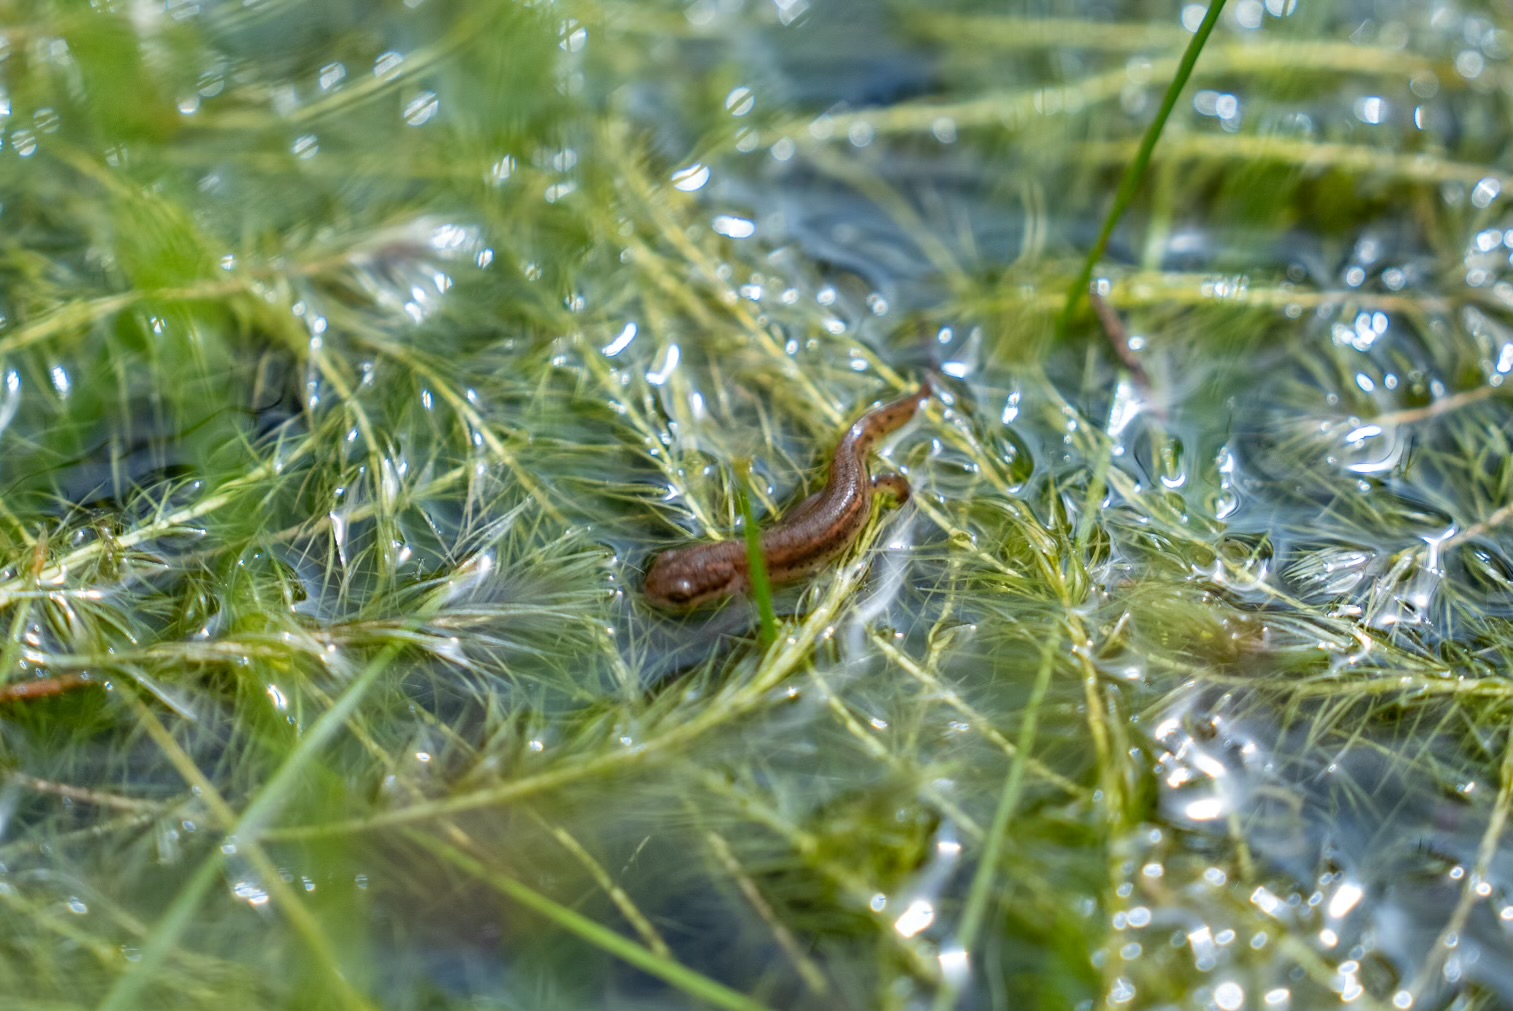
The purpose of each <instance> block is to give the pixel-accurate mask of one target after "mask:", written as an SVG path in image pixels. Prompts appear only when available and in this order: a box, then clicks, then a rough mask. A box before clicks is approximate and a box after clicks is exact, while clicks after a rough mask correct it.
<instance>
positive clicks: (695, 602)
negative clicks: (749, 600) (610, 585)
mask: <svg viewBox="0 0 1513 1011" xmlns="http://www.w3.org/2000/svg"><path fill="white" fill-rule="evenodd" d="M749 586H750V581H749V579H748V578H747V575H746V545H745V543H743V542H741V541H720V542H718V543H715V544H697V545H694V546H693V547H689V548H675V549H673V550H671V551H664V552H662V553H661V554H660V555H658V556H657V557H656V558H655V559H654V560H653V561H652V563H651V568H650V569H649V570H648V571H647V573H646V585H645V587H644V591H645V593H646V599H647V600H648V601H649V602H651V604H652V605H653V606H655V607H659V608H661V609H662V610H664V611H692V610H693V609H694V608H697V607H702V606H703V605H704V604H708V603H710V602H712V601H715V600H720V599H722V598H724V597H730V596H734V595H735V594H737V593H743V592H745V591H746V589H747V588H748V587H749Z"/></svg>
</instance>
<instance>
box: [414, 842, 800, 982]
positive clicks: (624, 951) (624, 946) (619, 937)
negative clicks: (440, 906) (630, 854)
mask: <svg viewBox="0 0 1513 1011" xmlns="http://www.w3.org/2000/svg"><path fill="white" fill-rule="evenodd" d="M454 831H455V830H454ZM404 834H405V836H406V837H407V838H408V839H409V840H410V841H411V842H413V843H415V844H416V845H417V846H420V847H422V848H423V849H426V850H428V851H430V852H431V853H432V854H433V855H435V856H436V857H437V858H439V859H441V860H445V861H446V862H448V863H450V864H452V865H453V866H454V867H456V868H458V869H459V870H462V871H465V872H466V873H467V874H468V875H469V876H470V877H472V878H473V879H475V880H477V881H481V882H484V883H486V884H488V885H489V886H490V887H492V888H493V889H495V890H496V891H498V892H500V893H501V894H503V895H506V896H508V897H509V898H510V899H511V900H512V901H514V902H518V903H519V904H520V905H522V906H524V907H526V908H527V909H530V910H532V911H533V912H536V913H538V914H540V915H541V916H543V917H545V918H546V919H548V920H551V921H552V922H553V923H555V924H557V925H558V926H559V927H561V928H562V929H564V930H567V931H569V932H570V933H572V934H576V935H577V936H578V937H580V938H582V939H583V940H584V941H585V942H587V943H589V944H592V945H593V946H594V947H596V948H599V949H600V950H602V951H605V952H608V953H609V954H611V955H613V956H615V957H616V958H618V959H620V960H621V961H624V962H627V963H629V964H630V965H633V966H635V967H636V968H637V969H640V970H641V971H642V972H645V973H647V974H649V975H652V976H655V977H657V978H658V979H660V980H662V981H664V982H666V983H670V984H671V985H673V986H675V987H677V988H678V989H679V990H682V991H683V992H684V993H686V994H688V995H689V996H691V997H694V998H696V999H698V1000H701V1001H703V1002H704V1003H706V1004H708V1005H709V1006H711V1007H717V1008H726V1009H728V1011H770V1009H769V1008H768V1007H767V1005H765V1004H763V1003H761V1002H760V1001H756V1000H752V999H751V998H750V997H747V996H746V995H745V994H742V993H739V992H737V991H735V990H732V989H730V988H729V987H727V986H724V985H723V984H720V983H717V982H715V981H714V980H712V979H710V978H709V977H708V976H705V975H702V974H700V973H697V972H695V971H694V970H692V969H690V968H688V967H687V966H685V965H683V964H682V963H680V962H677V961H674V960H673V959H672V958H669V957H667V956H665V955H661V954H659V953H657V952H655V951H652V950H650V949H648V948H646V947H643V946H642V945H640V944H637V943H636V942H635V941H632V940H631V939H630V938H628V937H626V936H625V935H623V934H620V933H617V932H616V931H613V930H611V929H609V928H608V927H606V926H604V925H603V924H602V923H599V922H597V921H595V920H591V919H589V918H588V917H587V916H584V915H583V914H582V913H579V912H576V911H574V910H572V909H569V908H568V907H566V906H564V905H561V904H560V903H557V902H554V901H553V900H551V899H550V898H548V897H546V896H545V895H542V894H541V893H540V892H538V891H536V890H535V889H534V888H531V887H530V886H529V885H526V884H525V883H524V882H522V881H517V880H516V879H514V878H512V877H510V876H509V875H507V874H502V873H500V872H498V871H496V870H494V869H492V868H490V867H488V866H487V865H485V864H484V863H483V862H482V861H480V860H479V859H477V858H476V857H474V856H473V855H471V854H469V853H466V852H464V851H463V850H462V849H461V848H459V847H458V846H457V845H456V844H454V843H449V842H443V841H442V840H440V839H436V838H433V837H432V836H431V835H429V834H427V833H425V832H422V831H420V830H419V829H406V830H405V833H404Z"/></svg>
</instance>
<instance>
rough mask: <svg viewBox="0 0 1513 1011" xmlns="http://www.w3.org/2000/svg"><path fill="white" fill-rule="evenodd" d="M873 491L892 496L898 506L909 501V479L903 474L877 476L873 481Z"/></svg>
mask: <svg viewBox="0 0 1513 1011" xmlns="http://www.w3.org/2000/svg"><path fill="white" fill-rule="evenodd" d="M872 490H873V491H874V492H882V493H883V494H884V495H889V496H891V497H892V498H893V504H894V505H896V506H901V505H903V504H904V503H905V502H907V501H909V479H908V478H906V477H904V476H903V475H902V474H879V475H877V476H876V477H874V478H873V479H872Z"/></svg>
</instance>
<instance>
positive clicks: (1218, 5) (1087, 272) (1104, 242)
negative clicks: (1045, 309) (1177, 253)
mask: <svg viewBox="0 0 1513 1011" xmlns="http://www.w3.org/2000/svg"><path fill="white" fill-rule="evenodd" d="M1223 10H1224V0H1211V2H1210V3H1209V5H1208V13H1207V14H1204V15H1203V23H1202V24H1200V25H1199V26H1198V30H1197V31H1196V32H1194V33H1193V37H1192V41H1190V42H1189V43H1188V44H1187V49H1186V51H1185V52H1183V54H1182V61H1181V62H1180V63H1179V64H1177V72H1176V74H1174V75H1173V76H1172V80H1171V83H1170V84H1169V85H1167V86H1166V95H1165V96H1164V97H1163V98H1162V99H1161V108H1160V109H1159V110H1158V111H1157V112H1156V118H1155V119H1153V120H1151V123H1150V126H1148V127H1146V128H1145V136H1144V137H1142V138H1141V139H1140V149H1139V150H1138V151H1137V152H1135V160H1134V161H1132V162H1130V163H1129V166H1128V167H1127V168H1126V169H1125V170H1124V178H1122V179H1120V180H1119V190H1118V192H1117V193H1115V194H1114V206H1113V207H1111V208H1110V209H1109V212H1108V216H1107V217H1106V218H1104V219H1103V230H1102V231H1101V232H1100V233H1099V234H1098V241H1097V242H1095V243H1094V244H1093V248H1092V249H1091V250H1089V251H1088V254H1087V259H1086V260H1084V261H1083V264H1082V270H1081V271H1080V272H1079V273H1078V274H1077V278H1076V280H1074V281H1073V282H1072V286H1071V287H1070V288H1069V289H1067V293H1066V303H1065V304H1064V305H1063V306H1062V309H1061V317H1060V319H1058V320H1057V321H1056V335H1057V337H1058V338H1060V337H1061V336H1063V335H1065V334H1066V331H1067V328H1068V327H1069V326H1070V325H1071V322H1072V316H1073V314H1075V313H1076V311H1077V306H1078V305H1079V304H1080V303H1081V301H1082V298H1083V296H1085V295H1086V294H1087V290H1088V284H1089V283H1090V282H1091V281H1092V279H1093V271H1094V270H1095V269H1096V268H1097V266H1098V261H1099V260H1101V259H1103V253H1104V251H1105V250H1106V249H1108V243H1109V239H1110V238H1112V237H1113V234H1114V229H1115V228H1117V227H1118V226H1119V221H1120V219H1121V218H1123V217H1124V212H1125V211H1126V210H1128V209H1129V205H1130V202H1131V201H1132V200H1134V198H1135V191H1136V190H1138V189H1139V188H1140V183H1141V182H1142V181H1144V179H1145V172H1146V170H1147V169H1148V168H1150V161H1151V154H1152V153H1154V152H1155V150H1156V142H1157V141H1158V140H1160V139H1161V131H1163V130H1164V129H1166V121H1167V119H1168V118H1169V117H1170V116H1171V112H1172V109H1174V108H1176V105H1177V99H1178V97H1179V96H1181V94H1182V89H1183V88H1184V87H1186V86H1187V79H1188V78H1189V77H1191V76H1192V73H1193V66H1194V65H1196V64H1197V62H1198V54H1199V53H1201V52H1202V51H1203V46H1204V45H1205V44H1206V43H1207V42H1208V37H1209V35H1210V34H1212V33H1213V30H1214V25H1216V24H1218V22H1219V14H1220V13H1221V12H1223Z"/></svg>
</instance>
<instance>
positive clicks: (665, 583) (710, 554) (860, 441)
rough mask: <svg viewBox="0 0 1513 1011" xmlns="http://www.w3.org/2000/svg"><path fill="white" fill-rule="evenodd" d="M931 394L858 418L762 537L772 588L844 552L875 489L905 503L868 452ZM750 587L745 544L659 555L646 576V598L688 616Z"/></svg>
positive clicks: (894, 478) (894, 479) (923, 391)
mask: <svg viewBox="0 0 1513 1011" xmlns="http://www.w3.org/2000/svg"><path fill="white" fill-rule="evenodd" d="M930 392H931V390H930V384H929V383H925V384H923V385H922V386H921V387H920V388H919V390H918V391H917V392H915V393H912V394H910V395H909V396H907V397H903V398H901V399H899V400H895V401H893V402H891V403H887V404H884V405H882V406H881V407H878V408H876V409H874V410H871V411H868V412H867V413H866V414H864V415H862V416H861V417H860V418H858V419H857V421H856V423H855V424H853V425H852V426H851V427H850V428H849V429H847V431H846V434H845V435H844V436H842V437H841V441H840V445H839V446H837V447H836V450H835V457H834V458H833V459H832V460H831V461H830V480H829V481H828V483H826V485H825V487H824V490H823V491H820V492H819V493H818V494H815V495H812V496H810V497H809V498H808V499H805V500H804V501H803V502H802V503H800V504H799V506H798V507H797V508H795V509H794V510H793V512H792V514H791V515H789V516H786V517H784V518H783V520H782V521H781V522H779V523H778V524H777V525H776V526H773V527H771V528H770V529H768V530H765V531H763V533H762V537H761V548H762V558H763V560H764V561H765V562H766V563H767V578H768V580H769V581H770V582H771V583H772V584H773V585H775V586H776V585H781V584H783V583H792V582H794V581H796V580H799V579H802V578H803V577H805V576H807V575H809V574H810V573H812V572H814V571H816V570H817V569H819V568H821V567H822V566H824V564H825V563H826V562H828V561H830V560H831V559H833V558H834V557H835V556H837V555H839V554H841V553H842V552H843V551H845V550H846V549H847V548H849V547H850V546H851V545H852V544H853V543H854V542H855V541H856V538H857V537H858V536H859V535H860V534H861V532H862V529H863V528H864V527H865V526H866V525H867V521H868V519H870V518H871V515H872V494H873V492H874V491H884V492H886V493H888V494H891V495H892V496H894V498H896V499H897V500H898V501H899V502H900V503H902V502H905V501H907V500H908V498H909V482H908V480H907V479H905V478H904V476H903V475H901V474H880V475H878V476H877V477H872V476H871V475H870V474H869V473H868V471H867V454H868V453H869V452H871V450H872V447H873V446H874V445H875V444H876V443H877V441H878V440H879V439H881V438H883V437H884V436H886V435H888V434H890V433H892V432H895V431H897V430H898V429H900V428H902V427H903V426H904V424H905V423H906V422H908V420H909V419H910V418H912V417H914V413H915V412H916V411H918V410H919V408H920V405H921V404H923V403H924V402H925V401H926V400H928V399H930ZM750 589H751V574H750V572H749V571H748V566H747V554H746V542H745V540H730V541H716V542H715V543H713V544H695V545H693V546H691V547H686V548H674V549H673V550H671V551H664V552H662V553H661V554H660V555H658V556H657V557H656V560H655V561H653V562H652V565H651V569H650V571H648V572H647V573H646V586H645V592H646V599H647V600H649V601H650V602H651V603H652V604H654V605H656V606H657V607H661V608H665V609H668V610H676V611H685V610H691V609H692V608H695V607H698V606H700V605H702V604H707V603H710V602H711V601H715V600H720V599H722V598H724V597H730V596H734V595H735V594H738V593H745V592H746V591H748V590H750Z"/></svg>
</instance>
